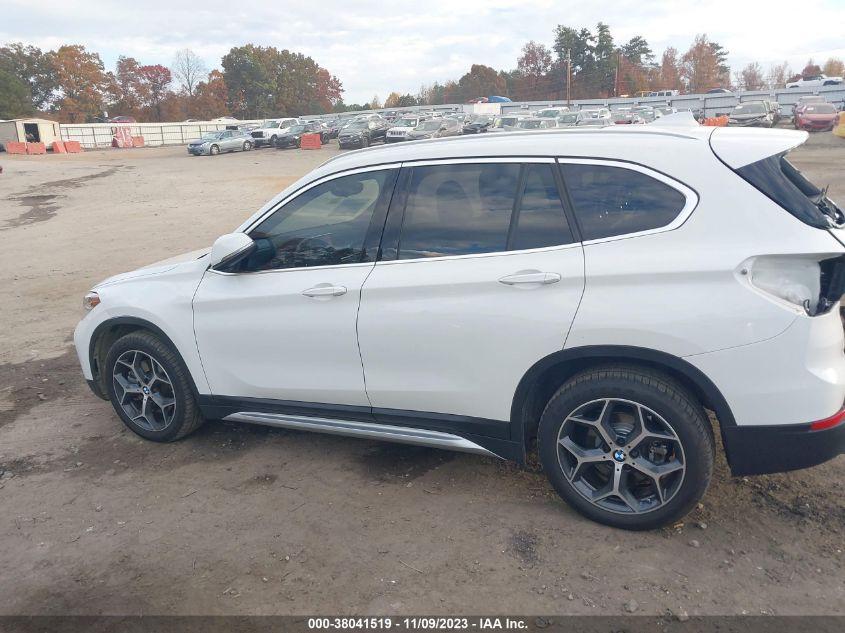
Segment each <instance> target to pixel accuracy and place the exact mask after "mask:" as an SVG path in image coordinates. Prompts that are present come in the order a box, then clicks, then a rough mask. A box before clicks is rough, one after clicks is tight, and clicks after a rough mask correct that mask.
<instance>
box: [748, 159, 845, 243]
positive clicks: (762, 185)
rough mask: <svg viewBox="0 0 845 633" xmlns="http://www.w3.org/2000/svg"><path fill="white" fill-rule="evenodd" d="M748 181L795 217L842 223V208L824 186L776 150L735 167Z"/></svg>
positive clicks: (822, 226) (817, 223) (817, 222)
mask: <svg viewBox="0 0 845 633" xmlns="http://www.w3.org/2000/svg"><path fill="white" fill-rule="evenodd" d="M736 171H737V173H738V174H739V175H740V176H742V178H743V179H745V180H746V181H747V182H748V183H750V184H751V185H752V186H753V187H754V188H756V189H758V190H759V191H760V192H762V193H763V194H765V195H766V196H768V197H769V198H771V199H772V200H773V201H775V202H776V203H777V204H779V205H780V206H781V207H783V208H784V209H786V210H787V211H789V212H790V213H791V214H792V215H794V216H795V217H796V218H798V219H799V220H801V221H802V222H804V223H805V224H809V225H810V226H815V227H817V228H820V229H827V228H830V227H831V226H841V225H842V224H843V220H845V218H843V215H842V210H841V209H839V207H837V206H836V204H835V203H834V202H833V201H832V200H830V198H828V197H827V191H826V190H822V189H820V188H819V187H817V186H816V185H814V184H813V183H812V182H810V181H809V180H807V177H806V176H804V174H802V173H801V172H800V171H799V170H798V169H797V168H796V167H795V166H794V165H793V164H792V163H790V162H789V161H788V160H787V158H786V153H782V154H775V155H774V156H769V157H768V158H764V159H763V160H758V161H757V162H756V163H751V164H750V165H745V166H744V167H740V168H739V169H737V170H736Z"/></svg>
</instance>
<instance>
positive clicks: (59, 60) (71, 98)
mask: <svg viewBox="0 0 845 633" xmlns="http://www.w3.org/2000/svg"><path fill="white" fill-rule="evenodd" d="M52 65H53V71H54V73H55V80H56V84H57V86H58V91H59V98H58V100H57V104H58V109H59V117H60V119H62V120H65V121H69V122H71V123H77V122H80V121H86V120H89V119H96V118H98V117H100V116H101V115H102V113H103V111H104V105H105V97H106V92H107V88H108V77H107V76H106V73H105V69H104V67H103V62H102V60H101V59H100V56H99V55H98V54H97V53H89V52H88V51H87V50H85V47H84V46H81V45H78V44H75V45H66V46H62V47H60V48H59V49H58V50H57V51H56V52H55V55H53V56H52Z"/></svg>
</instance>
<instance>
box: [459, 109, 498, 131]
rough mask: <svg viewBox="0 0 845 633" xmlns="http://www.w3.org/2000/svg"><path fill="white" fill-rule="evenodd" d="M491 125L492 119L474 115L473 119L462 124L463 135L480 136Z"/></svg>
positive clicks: (482, 115)
mask: <svg viewBox="0 0 845 633" xmlns="http://www.w3.org/2000/svg"><path fill="white" fill-rule="evenodd" d="M491 125H493V117H491V116H489V115H486V114H475V115H473V117H472V118H471V119H470V120H469V121H467V122H466V123H464V129H463V133H464V134H480V133H481V132H486V131H487V128H489V127H490V126H491Z"/></svg>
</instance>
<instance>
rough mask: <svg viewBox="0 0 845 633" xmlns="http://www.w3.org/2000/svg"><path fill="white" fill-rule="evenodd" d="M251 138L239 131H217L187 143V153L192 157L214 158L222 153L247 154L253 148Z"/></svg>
mask: <svg viewBox="0 0 845 633" xmlns="http://www.w3.org/2000/svg"><path fill="white" fill-rule="evenodd" d="M252 141H253V139H252V137H251V136H250V135H249V134H247V133H245V132H242V131H240V130H218V131H216V132H208V133H206V134H203V136H202V138H200V139H197V140H194V141H191V142H190V143H188V153H189V154H192V155H193V156H204V155H207V156H216V155H217V154H221V153H224V152H241V151H243V152H248V151H249V150H251V149H252V148H253V142H252Z"/></svg>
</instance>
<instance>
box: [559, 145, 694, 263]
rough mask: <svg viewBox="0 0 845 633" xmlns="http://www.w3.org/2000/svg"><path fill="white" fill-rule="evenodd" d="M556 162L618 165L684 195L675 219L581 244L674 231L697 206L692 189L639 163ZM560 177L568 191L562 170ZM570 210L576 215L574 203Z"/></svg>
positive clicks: (606, 161) (586, 160)
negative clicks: (667, 222) (682, 203)
mask: <svg viewBox="0 0 845 633" xmlns="http://www.w3.org/2000/svg"><path fill="white" fill-rule="evenodd" d="M557 162H558V164H559V165H564V164H567V165H601V166H606V167H618V168H620V169H628V170H630V171H636V172H639V173H641V174H644V175H646V176H649V177H651V178H654V179H655V180H658V181H660V182H662V183H663V184H665V185H667V186H669V187H671V188H672V189H674V190H675V191H677V192H678V193H680V194H681V195H682V196H684V199H685V203H684V206H683V208H682V209H681V211H680V213H678V215H676V216H675V219H674V220H672V221H671V222H670V223H669V224H666V225H664V226H659V227H656V228H653V229H648V230H645V231H636V232H634V233H620V234H619V235H609V236H608V237H600V238H597V239H594V240H583V241H582V242H581V244H583V245H584V246H592V245H593V244H603V243H604V242H613V241H616V240H622V239H628V238H631V237H641V236H643V235H655V234H657V233H665V232H667V231H674V230H675V229H677V228H679V227H680V226H682V225H683V224H684V223H685V222H686V221H687V220H688V219H689V217H690V216H691V215H692V212H693V211H695V208H696V207H697V206H698V202H699V196H698V194H697V193H696V192H695V191H694V190H693V189H691V188H690V187H688V186H686V185H685V184H683V183H682V182H679V181H677V180H675V179H674V178H671V177H669V176H667V175H666V174H663V173H661V172H659V171H655V170H654V169H650V168H648V167H645V166H644V165H640V164H639V163H631V162H626V161H618V160H609V159H599V158H558V159H557ZM561 178H562V180H563V184H564V186H566V188H567V192H568V190H569V183H567V181H566V174H564V173H563V170H561ZM570 198H571V196H570ZM572 210H573V212H574V213H575V215H576V216H577V215H578V210H577V209H575V208H574V205H573V209H572Z"/></svg>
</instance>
